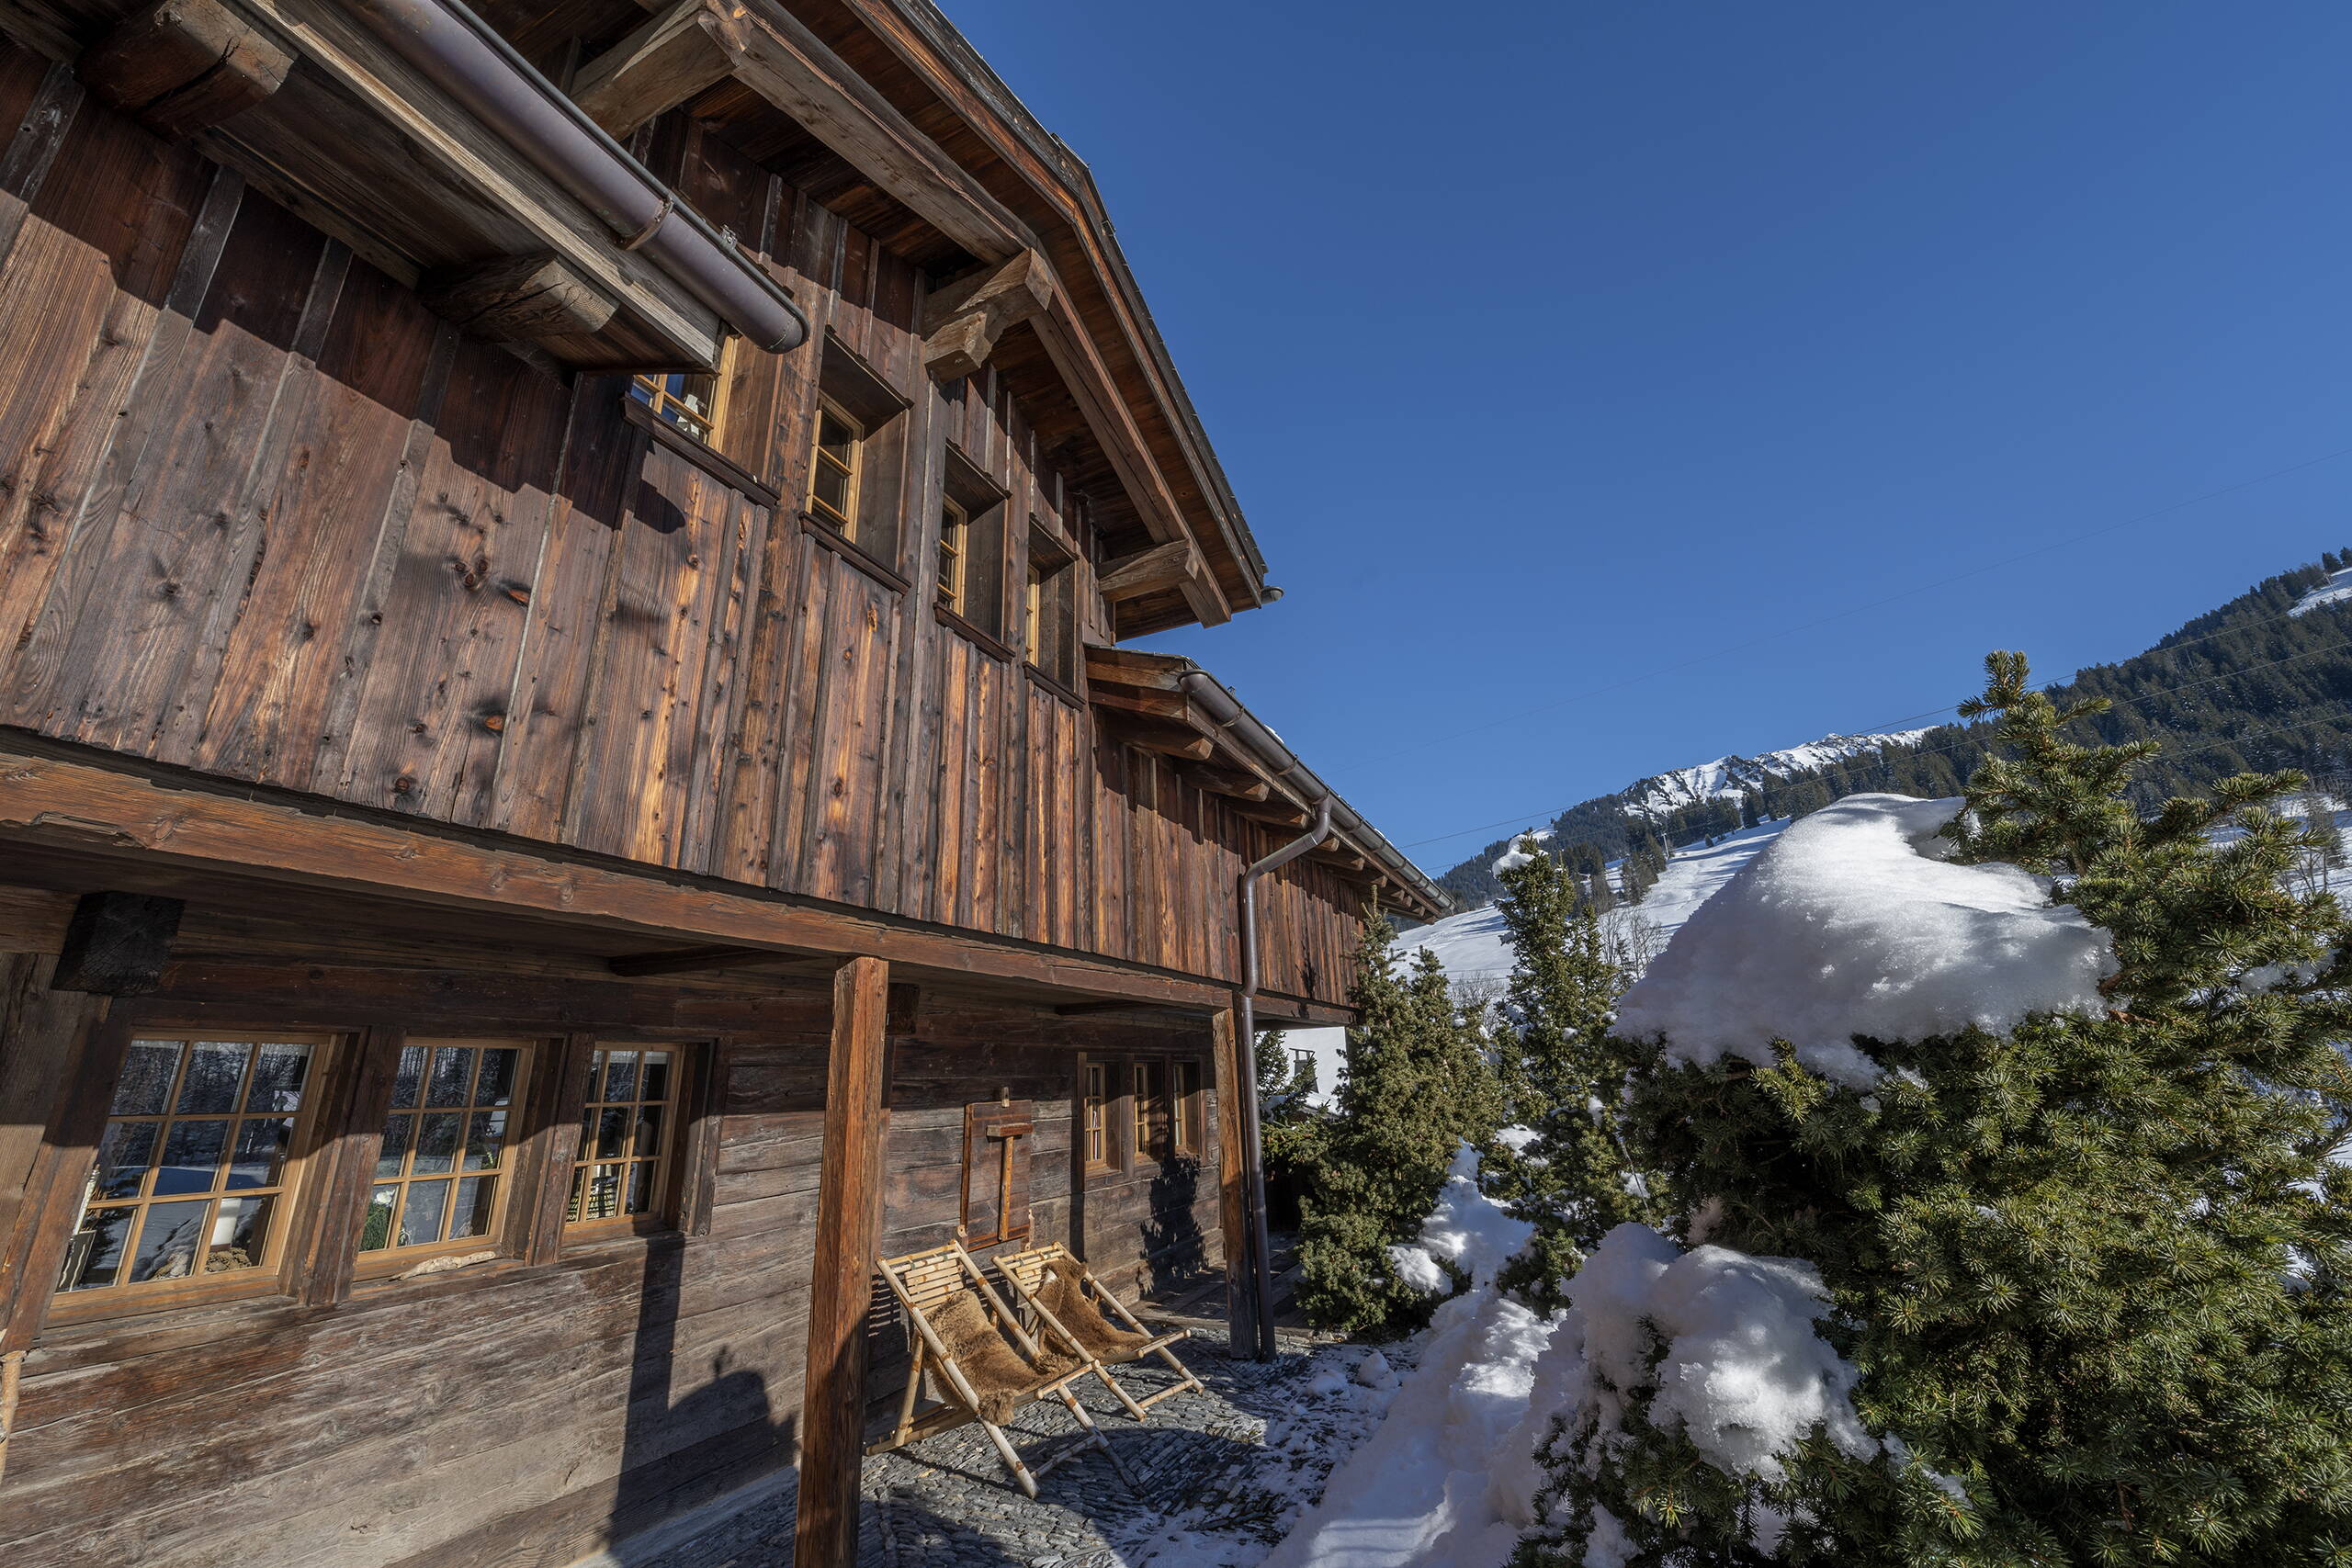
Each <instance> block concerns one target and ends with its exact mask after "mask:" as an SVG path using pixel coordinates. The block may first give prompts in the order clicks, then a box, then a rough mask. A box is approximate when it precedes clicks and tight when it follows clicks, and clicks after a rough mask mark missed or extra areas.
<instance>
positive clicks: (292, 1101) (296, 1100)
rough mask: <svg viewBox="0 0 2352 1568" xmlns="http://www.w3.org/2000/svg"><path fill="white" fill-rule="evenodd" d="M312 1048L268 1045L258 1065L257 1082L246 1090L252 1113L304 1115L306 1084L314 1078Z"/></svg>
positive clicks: (256, 1065)
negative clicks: (302, 1111)
mask: <svg viewBox="0 0 2352 1568" xmlns="http://www.w3.org/2000/svg"><path fill="white" fill-rule="evenodd" d="M310 1071H311V1048H310V1047H309V1046H308V1045H265V1046H263V1047H262V1048H261V1055H260V1057H259V1059H257V1060H256V1061H255V1062H254V1081H253V1084H252V1086H251V1087H249V1088H248V1089H246V1090H245V1109H246V1110H248V1111H300V1110H301V1109H302V1080H303V1079H304V1078H305V1077H308V1076H309V1075H310Z"/></svg>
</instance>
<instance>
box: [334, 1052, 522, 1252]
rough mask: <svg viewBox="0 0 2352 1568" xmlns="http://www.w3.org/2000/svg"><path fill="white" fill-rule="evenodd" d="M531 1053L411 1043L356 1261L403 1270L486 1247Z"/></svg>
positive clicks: (395, 1088) (494, 1227) (501, 1197)
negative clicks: (430, 1258) (440, 1255)
mask: <svg viewBox="0 0 2352 1568" xmlns="http://www.w3.org/2000/svg"><path fill="white" fill-rule="evenodd" d="M531 1055H532V1049H531V1046H530V1044H529V1043H527V1042H524V1041H513V1040H410V1041H408V1042H406V1043H403V1044H402V1045H401V1054H400V1064H399V1066H398V1067H397V1069H396V1070H395V1071H394V1073H393V1077H392V1109H391V1113H390V1115H389V1116H387V1117H386V1118H385V1121H384V1136H383V1140H382V1142H381V1143H380V1144H379V1145H378V1148H377V1154H376V1173H375V1182H374V1184H373V1185H372V1186H371V1187H370V1188H369V1189H368V1211H367V1214H366V1216H365V1217H364V1218H363V1219H362V1220H361V1222H360V1228H359V1261H360V1265H361V1267H362V1268H363V1269H365V1268H368V1267H369V1266H370V1265H371V1264H375V1263H384V1264H388V1265H390V1266H395V1267H401V1268H405V1267H408V1266H409V1265H410V1264H411V1263H412V1262H413V1261H414V1260H415V1259H417V1258H422V1257H426V1256H429V1255H431V1254H433V1253H435V1252H445V1251H463V1250H468V1249H480V1248H481V1247H485V1246H488V1245H491V1244H492V1242H493V1241H494V1240H495V1238H496V1237H497V1236H498V1235H499V1234H500V1227H501V1225H502V1224H503V1221H504V1217H505V1213H506V1205H507V1201H508V1192H507V1188H508V1186H509V1185H510V1183H509V1179H508V1176H507V1172H506V1167H507V1163H508V1162H507V1157H506V1154H507V1150H508V1149H509V1147H511V1146H512V1145H513V1143H514V1142H515V1137H516V1136H517V1134H519V1132H520V1128H519V1127H518V1126H517V1125H516V1122H517V1119H518V1118H519V1115H520V1112H519V1111H518V1109H517V1107H518V1106H519V1105H520V1103H521V1100H520V1097H521V1095H522V1093H523V1086H524V1081H525V1079H526V1077H527V1074H528V1068H529V1065H530V1060H531Z"/></svg>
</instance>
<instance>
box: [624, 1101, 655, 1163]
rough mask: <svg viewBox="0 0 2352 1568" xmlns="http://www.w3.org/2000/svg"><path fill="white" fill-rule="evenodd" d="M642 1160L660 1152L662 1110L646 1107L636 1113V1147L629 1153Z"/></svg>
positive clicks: (650, 1106)
mask: <svg viewBox="0 0 2352 1568" xmlns="http://www.w3.org/2000/svg"><path fill="white" fill-rule="evenodd" d="M629 1152H630V1153H631V1154H633V1155H636V1156H638V1157H639V1158H640V1159H642V1158H643V1157H644V1156H647V1155H658V1154H660V1153H661V1152H662V1108H661V1107H660V1106H658V1105H648V1106H646V1107H644V1108H643V1109H641V1110H639V1111H638V1113H637V1146H636V1147H635V1148H633V1149H631V1150H630V1151H629Z"/></svg>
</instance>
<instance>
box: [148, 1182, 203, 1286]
mask: <svg viewBox="0 0 2352 1568" xmlns="http://www.w3.org/2000/svg"><path fill="white" fill-rule="evenodd" d="M211 1207H212V1204H211V1203H210V1201H208V1200H206V1199H201V1198H199V1199H198V1200H197V1201H195V1202H193V1203H157V1204H155V1205H154V1206H153V1208H150V1209H149V1210H148V1211H147V1222H146V1224H142V1225H141V1226H140V1227H139V1250H138V1252H137V1253H136V1254H134V1255H133V1256H132V1258H131V1260H130V1282H131V1283H132V1284H134V1285H136V1284H141V1283H143V1282H145V1281H146V1280H182V1279H186V1278H187V1276H188V1275H190V1274H192V1273H194V1272H195V1271H196V1248H197V1244H198V1242H199V1241H200V1240H202V1239H203V1237H202V1233H203V1229H204V1215H205V1213H206V1211H208V1210H209V1209H210V1208H211Z"/></svg>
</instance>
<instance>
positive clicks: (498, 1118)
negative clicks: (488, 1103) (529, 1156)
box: [466, 1111, 506, 1170]
mask: <svg viewBox="0 0 2352 1568" xmlns="http://www.w3.org/2000/svg"><path fill="white" fill-rule="evenodd" d="M505 1146H506V1112H504V1111H475V1112H474V1122H473V1127H472V1130H471V1131H470V1132H469V1133H468V1134H466V1168H467V1169H468V1170H496V1169H497V1168H498V1155H499V1151H500V1150H502V1149H503V1148H504V1147H505Z"/></svg>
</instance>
